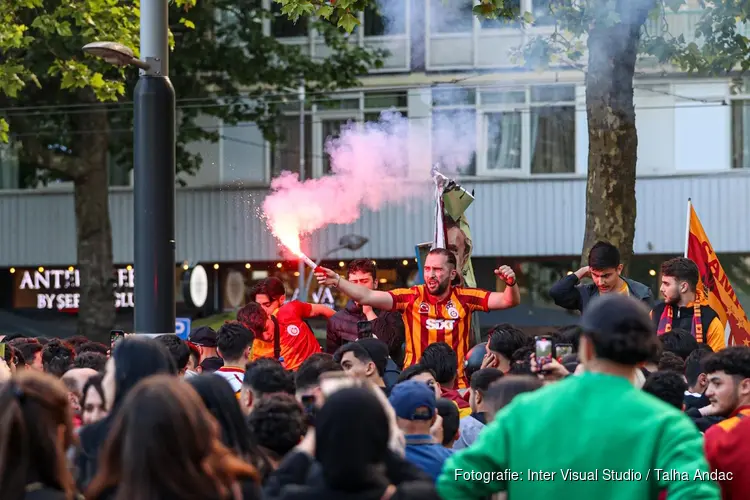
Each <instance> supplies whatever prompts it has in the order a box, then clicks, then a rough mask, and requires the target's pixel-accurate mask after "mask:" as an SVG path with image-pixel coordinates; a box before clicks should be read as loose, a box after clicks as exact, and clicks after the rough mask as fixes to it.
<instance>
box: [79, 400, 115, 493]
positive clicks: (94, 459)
mask: <svg viewBox="0 0 750 500" xmlns="http://www.w3.org/2000/svg"><path fill="white" fill-rule="evenodd" d="M113 420H114V418H113V416H112V415H111V414H110V415H108V416H106V417H104V418H103V419H102V420H99V421H98V422H95V423H93V424H90V425H86V426H84V427H81V430H80V431H79V433H78V439H79V441H80V443H81V445H80V448H79V449H78V455H77V456H76V459H75V469H76V470H75V472H76V476H77V481H76V482H77V484H78V489H80V490H81V491H85V490H86V488H87V487H88V485H89V483H90V482H91V480H92V479H93V478H94V476H95V475H96V473H97V471H98V468H99V452H100V451H101V448H102V447H103V446H104V442H105V441H106V440H107V436H108V435H109V429H110V428H111V427H112V423H113Z"/></svg>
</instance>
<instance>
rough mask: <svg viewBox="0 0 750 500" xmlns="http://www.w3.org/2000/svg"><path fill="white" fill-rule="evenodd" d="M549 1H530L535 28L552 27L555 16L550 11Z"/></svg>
mask: <svg viewBox="0 0 750 500" xmlns="http://www.w3.org/2000/svg"><path fill="white" fill-rule="evenodd" d="M551 3H552V2H551V0H531V14H532V15H533V16H534V25H535V26H554V24H555V22H556V21H555V16H554V14H553V12H552V10H551V8H550V7H551Z"/></svg>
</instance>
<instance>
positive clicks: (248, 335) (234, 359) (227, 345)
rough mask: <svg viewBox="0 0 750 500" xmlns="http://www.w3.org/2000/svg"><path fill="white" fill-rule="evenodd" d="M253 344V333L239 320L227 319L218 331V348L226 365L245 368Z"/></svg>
mask: <svg viewBox="0 0 750 500" xmlns="http://www.w3.org/2000/svg"><path fill="white" fill-rule="evenodd" d="M252 346H253V333H252V332H251V331H250V330H248V329H247V328H246V327H245V326H244V325H242V323H240V322H239V321H227V322H226V323H224V324H223V325H221V328H219V330H218V331H217V332H216V348H217V350H218V352H219V356H221V358H222V359H223V360H224V366H239V367H242V368H244V367H245V363H246V362H247V359H248V358H249V357H250V353H251V352H252Z"/></svg>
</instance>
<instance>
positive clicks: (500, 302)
mask: <svg viewBox="0 0 750 500" xmlns="http://www.w3.org/2000/svg"><path fill="white" fill-rule="evenodd" d="M495 275H496V276H497V277H499V278H500V279H502V280H503V281H505V285H506V286H505V290H504V291H502V292H492V293H490V297H489V300H488V301H487V309H489V310H490V311H494V310H496V309H509V308H511V307H516V306H517V305H518V304H520V303H521V292H520V291H519V290H518V283H517V282H516V273H515V272H513V269H511V268H510V267H509V266H500V267H498V268H497V269H495Z"/></svg>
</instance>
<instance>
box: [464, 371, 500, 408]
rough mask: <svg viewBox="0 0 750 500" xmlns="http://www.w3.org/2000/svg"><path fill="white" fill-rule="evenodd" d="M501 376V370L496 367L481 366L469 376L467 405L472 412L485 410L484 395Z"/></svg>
mask: <svg viewBox="0 0 750 500" xmlns="http://www.w3.org/2000/svg"><path fill="white" fill-rule="evenodd" d="M501 378H503V372H501V371H500V370H498V369H496V368H482V369H481V370H479V371H477V372H474V374H473V375H472V376H471V384H470V386H469V405H470V406H471V411H472V412H473V413H478V412H486V411H487V408H486V405H485V395H486V394H487V390H488V389H489V388H490V385H492V384H493V383H495V382H497V381H498V380H500V379H501Z"/></svg>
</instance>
